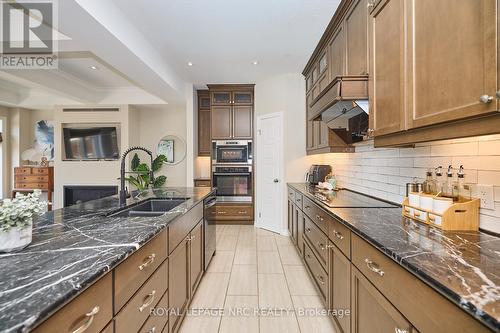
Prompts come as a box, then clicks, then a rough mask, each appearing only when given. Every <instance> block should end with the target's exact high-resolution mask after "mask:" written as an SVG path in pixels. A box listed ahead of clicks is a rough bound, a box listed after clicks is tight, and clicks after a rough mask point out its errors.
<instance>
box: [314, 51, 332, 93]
mask: <svg viewBox="0 0 500 333" xmlns="http://www.w3.org/2000/svg"><path fill="white" fill-rule="evenodd" d="M318 72H319V78H318V83H317V85H318V91H319V92H320V93H321V92H322V91H323V90H325V88H326V86H328V84H329V83H330V73H329V72H328V53H327V51H326V50H325V51H324V52H323V55H322V56H321V57H320V58H319V62H318Z"/></svg>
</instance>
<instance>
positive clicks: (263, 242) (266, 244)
mask: <svg viewBox="0 0 500 333" xmlns="http://www.w3.org/2000/svg"><path fill="white" fill-rule="evenodd" d="M257 251H278V247H277V246H276V239H275V238H274V236H259V235H257Z"/></svg>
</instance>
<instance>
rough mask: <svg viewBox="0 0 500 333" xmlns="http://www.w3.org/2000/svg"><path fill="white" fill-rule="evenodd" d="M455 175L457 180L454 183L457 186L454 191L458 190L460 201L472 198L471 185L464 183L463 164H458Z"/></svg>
mask: <svg viewBox="0 0 500 333" xmlns="http://www.w3.org/2000/svg"><path fill="white" fill-rule="evenodd" d="M457 175H458V181H457V183H456V186H457V187H456V191H457V192H458V199H459V200H460V201H461V202H465V201H469V200H471V199H472V193H471V192H472V191H471V186H470V184H466V183H465V172H464V166H463V165H461V166H460V169H459V170H458V173H457Z"/></svg>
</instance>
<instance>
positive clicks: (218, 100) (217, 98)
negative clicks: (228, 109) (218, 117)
mask: <svg viewBox="0 0 500 333" xmlns="http://www.w3.org/2000/svg"><path fill="white" fill-rule="evenodd" d="M211 96H212V105H230V104H231V101H232V100H231V97H232V96H231V92H230V91H212V92H211Z"/></svg>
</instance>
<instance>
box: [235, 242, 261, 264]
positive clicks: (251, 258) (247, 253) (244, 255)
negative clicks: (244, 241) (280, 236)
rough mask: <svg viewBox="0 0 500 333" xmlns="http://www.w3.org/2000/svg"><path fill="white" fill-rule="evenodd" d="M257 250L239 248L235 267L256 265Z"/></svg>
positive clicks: (253, 248)
mask: <svg viewBox="0 0 500 333" xmlns="http://www.w3.org/2000/svg"><path fill="white" fill-rule="evenodd" d="M256 264H257V250H256V248H255V247H247V246H245V247H237V248H236V253H235V255H234V265H256Z"/></svg>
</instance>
